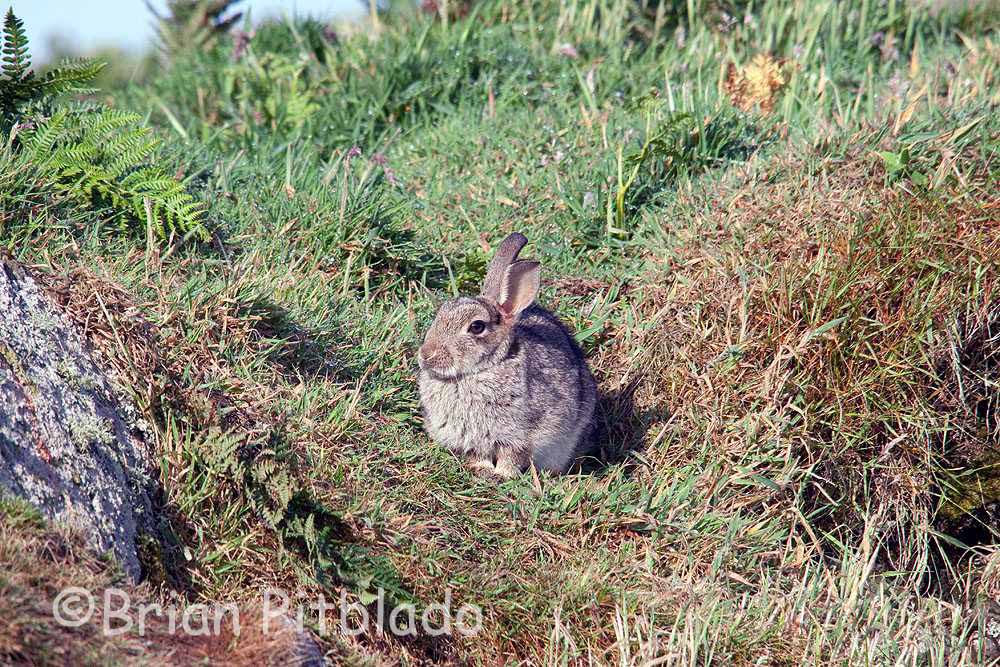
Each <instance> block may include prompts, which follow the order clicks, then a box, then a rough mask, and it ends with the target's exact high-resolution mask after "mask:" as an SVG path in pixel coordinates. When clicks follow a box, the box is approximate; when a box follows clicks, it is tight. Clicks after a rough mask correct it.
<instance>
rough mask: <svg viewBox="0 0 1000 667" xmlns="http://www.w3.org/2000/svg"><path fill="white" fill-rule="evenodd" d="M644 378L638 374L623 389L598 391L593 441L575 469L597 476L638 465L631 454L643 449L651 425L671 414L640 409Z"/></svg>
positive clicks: (661, 410) (628, 469)
mask: <svg viewBox="0 0 1000 667" xmlns="http://www.w3.org/2000/svg"><path fill="white" fill-rule="evenodd" d="M642 380H643V378H642V377H636V378H634V379H632V380H631V381H630V382H628V384H626V385H625V386H624V387H621V388H619V389H615V390H600V391H599V392H598V395H597V408H596V410H595V415H594V435H593V439H592V444H591V447H590V449H589V450H588V451H586V452H584V453H583V454H582V455H581V456H580V457H579V458H578V459H577V463H576V465H575V466H574V468H573V470H574V472H578V473H581V474H584V475H596V474H600V473H601V472H603V471H604V470H606V469H607V468H609V467H611V466H622V467H624V468H625V469H626V472H630V471H631V470H632V469H633V468H634V467H635V466H636V465H638V462H637V461H635V459H633V458H632V457H631V456H630V454H632V452H639V451H641V450H642V448H643V443H644V441H645V439H646V433H647V432H648V431H649V426H650V424H652V423H654V422H657V421H662V420H663V419H665V418H666V416H667V415H666V411H665V410H663V409H653V410H638V409H636V406H635V392H636V389H638V388H639V385H640V384H641V383H642Z"/></svg>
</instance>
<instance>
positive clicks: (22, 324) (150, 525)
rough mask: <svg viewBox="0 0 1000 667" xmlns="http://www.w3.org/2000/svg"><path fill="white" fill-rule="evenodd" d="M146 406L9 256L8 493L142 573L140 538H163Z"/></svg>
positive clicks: (2, 267)
mask: <svg viewBox="0 0 1000 667" xmlns="http://www.w3.org/2000/svg"><path fill="white" fill-rule="evenodd" d="M137 414H138V413H137V411H136V409H135V406H134V405H133V404H131V402H130V401H128V400H127V399H125V398H124V397H122V396H121V395H120V394H119V393H118V392H116V391H115V389H114V388H113V384H112V383H111V382H110V381H109V379H108V377H107V376H106V374H105V373H104V372H102V370H101V369H100V368H99V367H98V365H97V364H96V363H95V362H94V359H93V357H92V356H91V354H90V352H89V351H88V350H87V348H86V345H85V344H84V341H83V339H82V337H81V336H80V334H79V332H77V331H76V329H75V328H74V327H73V326H72V325H71V324H70V323H69V322H68V321H67V319H66V318H65V317H64V316H63V314H62V313H61V312H60V311H59V310H58V309H57V307H56V306H55V305H54V304H53V303H52V302H51V301H49V300H48V299H47V298H46V295H45V294H44V293H43V292H42V290H41V289H39V287H38V285H37V284H36V283H35V281H34V280H33V279H32V278H31V277H30V276H29V275H28V274H27V273H26V272H25V271H24V270H23V269H22V268H21V267H20V266H19V265H18V264H17V263H16V262H13V261H12V260H9V259H4V258H3V257H2V256H0V493H6V494H13V495H15V496H18V497H20V498H23V499H25V500H27V501H28V502H30V503H31V504H32V505H34V506H35V507H37V508H38V509H39V510H40V511H41V512H42V513H43V514H44V515H46V516H47V517H49V518H52V519H55V520H58V521H66V522H69V523H71V524H74V525H76V526H78V527H79V528H81V529H82V530H83V531H84V533H85V534H86V535H87V536H88V539H89V541H90V544H91V546H93V547H94V548H96V549H99V550H101V551H108V550H110V551H112V552H114V555H115V556H116V557H117V559H118V561H119V562H120V563H121V566H122V568H123V569H124V570H125V572H126V574H127V575H128V576H129V577H130V578H132V579H133V580H138V579H139V578H140V577H141V575H142V566H141V565H140V562H139V556H138V548H139V544H137V542H140V543H141V542H142V540H143V539H144V538H152V539H154V540H156V541H157V542H161V543H162V542H163V539H162V536H163V528H162V527H161V520H160V519H159V518H158V517H157V515H156V514H155V513H154V511H153V508H154V499H155V498H157V497H159V494H160V493H161V491H160V488H159V485H158V483H157V482H156V481H155V478H154V477H153V476H152V469H151V467H150V463H149V461H150V457H149V453H148V451H147V449H146V439H145V437H144V436H143V423H142V421H141V420H140V419H139V418H138V416H137Z"/></svg>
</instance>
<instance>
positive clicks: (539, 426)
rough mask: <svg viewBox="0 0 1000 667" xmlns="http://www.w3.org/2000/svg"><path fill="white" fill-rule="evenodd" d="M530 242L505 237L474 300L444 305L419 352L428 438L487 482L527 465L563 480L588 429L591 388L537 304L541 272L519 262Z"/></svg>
mask: <svg viewBox="0 0 1000 667" xmlns="http://www.w3.org/2000/svg"><path fill="white" fill-rule="evenodd" d="M527 242H528V239H527V238H525V237H524V236H523V235H522V234H518V233H514V234H511V235H510V236H508V237H507V238H506V239H504V241H503V242H502V243H501V244H500V247H499V249H498V250H497V252H496V255H495V256H494V257H493V260H492V261H491V262H490V265H489V267H488V268H487V272H486V277H485V279H484V281H483V287H482V291H481V292H480V294H479V296H475V297H459V298H457V299H454V300H452V301H448V302H446V303H444V304H443V305H442V306H441V308H440V309H439V310H438V312H437V315H436V316H435V318H434V321H433V323H432V324H431V326H430V329H429V330H428V331H427V335H426V337H425V339H424V343H423V345H421V346H420V349H419V352H418V354H417V362H418V364H419V367H420V375H419V389H420V403H421V406H422V408H423V414H424V426H425V428H426V430H427V433H428V435H430V437H431V438H432V439H433V440H434V441H436V442H437V443H439V444H441V445H443V446H444V447H446V448H448V449H449V450H451V451H452V452H453V453H455V454H456V455H458V456H460V457H463V458H464V459H465V461H466V463H467V465H469V467H471V469H472V471H473V472H474V473H476V474H477V475H479V476H481V477H486V478H489V479H498V480H503V479H510V478H512V477H515V476H517V475H519V474H521V473H523V472H524V471H526V470H527V469H528V468H529V467H530V466H531V465H532V464H534V466H535V468H537V469H538V470H548V471H550V472H552V473H556V474H561V473H565V472H567V470H568V469H569V467H570V465H571V464H572V463H573V461H574V460H575V459H576V458H577V456H578V455H580V454H583V453H585V452H586V450H587V449H588V448H589V447H590V446H591V444H592V442H591V441H592V439H593V434H594V431H595V429H594V411H595V406H596V405H597V386H596V383H595V382H594V378H593V376H592V375H591V373H590V369H589V368H588V367H587V362H586V361H585V359H584V356H583V352H582V351H581V350H580V347H579V346H578V345H577V344H576V341H575V340H573V337H572V336H571V335H570V333H569V330H568V329H567V328H566V326H565V325H564V324H563V323H562V322H560V321H559V319H558V318H557V317H556V316H555V315H553V314H552V313H550V312H549V311H547V310H545V309H544V308H542V307H541V306H539V305H537V304H535V298H536V297H537V295H538V289H539V284H540V282H539V274H540V272H541V268H540V265H539V263H538V262H535V261H525V260H518V259H517V256H518V253H520V251H521V249H522V248H523V247H524V246H525V244H526V243H527Z"/></svg>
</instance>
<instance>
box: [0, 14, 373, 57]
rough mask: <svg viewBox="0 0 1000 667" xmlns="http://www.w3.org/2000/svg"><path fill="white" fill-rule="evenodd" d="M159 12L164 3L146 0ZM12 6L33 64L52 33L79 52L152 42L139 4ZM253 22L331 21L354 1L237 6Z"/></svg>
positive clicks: (149, 22) (149, 19)
mask: <svg viewBox="0 0 1000 667" xmlns="http://www.w3.org/2000/svg"><path fill="white" fill-rule="evenodd" d="M152 4H153V6H154V7H157V8H158V9H161V8H162V7H163V5H164V4H165V3H164V0H152ZM10 5H13V7H14V13H15V14H17V15H18V17H19V18H21V19H22V20H23V21H24V23H25V28H26V29H27V31H28V40H29V43H30V44H31V53H32V55H33V56H34V58H35V60H37V61H41V60H44V59H45V58H46V57H47V53H46V43H47V41H48V40H47V38H48V37H49V36H50V35H53V34H58V35H60V36H61V37H64V38H67V39H69V40H71V43H73V44H75V45H77V46H78V48H79V49H80V50H81V51H86V50H88V49H92V48H94V47H97V46H102V45H115V46H120V47H123V48H127V49H131V50H144V49H146V48H147V47H149V46H150V41H151V39H152V37H153V23H152V21H153V17H152V15H151V14H150V12H149V10H148V9H147V8H146V4H145V3H144V2H143V0H75V1H74V0H13V2H11V0H0V11H2V12H3V13H6V10H7V7H8V6H10ZM239 7H241V8H242V9H243V10H244V11H246V10H247V9H249V10H250V13H251V15H252V16H253V17H254V19H260V18H264V17H267V16H274V15H279V16H280V15H282V14H284V13H288V14H290V15H298V14H304V15H310V16H317V17H331V18H332V17H335V16H338V15H344V14H345V13H346V14H350V13H356V12H358V11H360V9H359V8H360V7H361V3H360V2H359V0H287V1H286V2H282V1H281V0H247V1H245V2H242V3H240V5H239Z"/></svg>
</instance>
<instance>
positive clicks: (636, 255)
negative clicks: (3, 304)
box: [0, 0, 1000, 665]
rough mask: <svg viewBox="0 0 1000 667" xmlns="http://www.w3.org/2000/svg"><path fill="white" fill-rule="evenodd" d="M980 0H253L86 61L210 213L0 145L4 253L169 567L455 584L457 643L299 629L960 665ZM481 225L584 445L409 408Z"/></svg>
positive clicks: (460, 642) (986, 434)
mask: <svg viewBox="0 0 1000 667" xmlns="http://www.w3.org/2000/svg"><path fill="white" fill-rule="evenodd" d="M990 12H991V8H990V6H989V5H988V3H982V4H977V3H972V4H969V5H965V4H962V3H957V4H948V3H945V4H944V5H943V6H940V7H937V6H935V7H931V6H924V5H921V4H914V3H903V2H894V1H892V0H890V1H888V2H885V3H876V2H858V3H834V2H823V1H821V0H808V1H806V2H799V3H782V2H773V1H766V2H761V3H742V2H739V3H737V2H721V3H703V2H696V1H692V2H687V3H661V4H657V3H648V4H642V3H629V2H624V1H622V0H591V1H589V2H585V1H568V2H563V3H549V2H543V3H519V2H510V1H503V2H500V1H498V2H482V3H473V4H472V5H471V11H470V13H469V15H468V16H466V17H464V18H463V17H452V18H451V19H450V20H449V21H448V22H447V25H445V23H444V22H442V21H440V20H435V19H433V18H432V17H429V16H426V15H423V14H418V13H411V12H409V11H408V10H406V9H404V8H397V9H396V10H394V11H393V12H391V13H389V14H387V15H385V16H382V17H380V19H379V24H380V28H379V29H378V30H377V31H373V30H369V26H367V25H365V26H361V27H358V28H357V29H355V30H348V29H345V30H342V31H341V32H340V34H339V36H338V39H336V40H331V39H330V38H329V36H328V35H325V34H324V31H323V30H322V27H323V26H321V25H318V24H316V23H314V22H309V21H299V22H296V23H294V24H290V25H286V24H270V25H266V26H262V27H261V28H260V29H259V30H258V32H257V35H256V36H255V37H254V38H253V40H252V41H251V42H250V46H249V48H248V50H247V52H246V53H245V54H244V55H243V56H242V57H240V58H238V59H234V58H233V53H232V44H231V42H230V41H229V40H228V39H224V40H222V41H221V42H220V43H219V44H218V45H217V46H215V47H214V48H213V49H212V50H209V51H204V52H202V51H194V50H192V51H191V52H189V53H185V54H182V55H178V56H177V57H176V58H175V59H174V60H173V62H172V63H171V64H170V66H169V67H166V68H164V69H163V70H162V71H159V72H155V73H151V74H150V75H149V76H148V77H147V78H144V79H142V80H139V81H135V82H132V83H127V84H122V85H120V86H118V87H116V88H114V89H112V90H108V91H103V92H102V93H101V96H102V98H106V101H108V102H109V103H110V104H113V105H114V107H115V108H120V109H122V110H127V111H129V112H134V113H137V114H140V115H141V116H142V117H143V118H145V119H146V122H147V123H148V124H149V125H150V126H151V127H152V128H153V129H154V131H155V133H156V136H157V137H158V138H160V139H161V140H162V141H161V143H160V145H159V147H158V148H157V149H156V150H157V157H158V164H159V165H161V166H162V167H163V168H164V169H165V170H166V171H168V172H169V173H173V174H175V175H176V176H177V178H178V179H180V181H181V182H182V183H183V184H184V185H185V187H186V189H187V191H188V192H189V193H191V194H192V195H193V196H194V197H195V198H196V200H197V201H198V202H200V203H202V204H203V205H204V206H205V215H204V221H205V225H206V226H207V228H208V229H209V230H210V231H211V234H212V241H211V242H205V243H201V242H199V240H198V239H194V238H189V239H184V238H179V235H175V236H174V237H172V238H167V239H163V238H159V237H157V235H156V234H153V233H145V232H143V225H142V224H139V225H134V226H132V227H128V228H125V229H124V230H121V229H118V230H117V231H116V228H115V227H109V226H107V225H106V224H104V223H105V217H106V216H105V214H104V213H103V212H102V211H100V210H94V209H92V208H87V207H81V206H80V205H79V204H78V203H77V204H74V203H73V202H65V201H60V200H58V199H54V198H51V197H48V196H47V192H46V189H45V188H44V187H39V185H38V181H37V180H36V179H35V178H34V177H33V176H32V173H31V168H32V166H31V165H30V164H24V163H23V161H21V162H19V161H17V160H16V159H14V158H9V157H8V153H0V184H5V187H4V190H3V193H2V194H0V204H2V206H3V209H2V216H3V217H2V218H0V233H2V236H0V243H2V244H3V246H5V247H6V248H8V249H9V250H11V251H12V252H13V253H15V255H16V256H18V257H19V258H21V259H22V260H24V261H26V262H29V263H31V264H33V265H35V266H36V267H37V270H38V271H39V272H40V273H41V275H42V276H48V277H47V278H43V280H48V281H50V282H51V283H53V284H56V285H61V286H62V293H63V294H64V299H63V301H64V306H65V307H66V309H67V311H68V312H69V313H70V315H71V317H73V318H74V319H75V320H76V321H77V322H79V323H80V324H81V325H84V324H86V326H87V327H88V334H89V335H90V337H91V339H92V340H93V341H94V343H95V345H96V346H97V347H99V348H101V349H102V350H103V352H104V354H105V356H106V357H107V358H108V359H109V361H108V363H109V364H110V365H111V366H112V367H113V368H115V369H116V371H117V372H118V374H119V379H120V380H121V382H122V383H123V384H124V385H126V388H127V389H129V391H131V392H132V393H133V394H134V395H135V397H136V400H137V403H138V404H139V406H140V408H141V409H142V410H143V411H144V413H145V414H146V415H147V416H148V418H149V420H150V422H151V423H152V424H154V425H155V443H154V445H155V452H156V456H157V460H158V463H159V467H160V470H161V477H162V480H163V483H164V486H165V489H166V495H167V502H168V506H169V509H170V513H171V517H172V520H173V522H174V523H175V532H176V533H177V534H178V536H180V538H181V540H182V541H183V542H184V546H185V547H186V548H187V551H188V553H189V554H190V560H189V561H187V562H185V563H183V564H180V565H179V564H169V563H168V567H167V570H170V569H171V568H175V569H176V571H173V572H168V574H166V575H164V577H163V578H162V579H163V580H162V581H156V582H153V583H154V584H155V586H157V587H159V589H160V590H161V591H162V592H165V591H166V590H168V589H170V588H178V589H180V590H181V591H182V593H183V594H184V595H187V596H188V597H190V598H191V599H195V600H206V601H207V600H229V599H234V598H235V599H252V598H253V596H254V594H255V592H256V591H259V590H261V589H262V588H264V587H266V586H270V585H282V586H285V587H287V588H295V587H301V588H303V589H305V590H307V591H317V590H327V591H329V592H331V593H333V594H332V595H330V597H333V596H334V595H335V594H336V592H337V591H339V590H341V589H346V590H347V591H349V592H350V593H351V595H355V596H360V597H361V599H364V600H367V599H368V598H367V594H368V593H370V591H371V590H373V588H374V587H376V586H379V585H381V586H385V587H387V588H389V589H390V590H391V591H393V595H394V596H396V597H397V598H398V599H407V600H413V601H415V602H417V603H418V604H429V603H432V602H436V601H439V600H443V599H444V595H445V592H446V591H448V590H450V591H451V592H452V598H453V600H456V601H457V602H458V604H461V603H463V602H474V603H476V604H479V605H481V606H482V607H483V609H484V611H485V614H486V619H485V623H484V630H483V633H482V634H481V635H480V636H478V637H477V638H475V639H454V640H451V639H441V640H434V641H430V640H428V641H408V640H394V639H391V638H388V639H387V638H381V637H360V638H355V639H347V638H344V637H338V636H335V635H330V636H326V637H323V638H322V639H323V641H324V642H325V645H326V647H327V648H328V649H330V650H331V651H333V652H334V653H335V654H336V655H339V656H342V657H344V656H347V657H349V658H350V659H355V660H363V659H370V660H372V661H373V662H379V661H393V660H399V661H402V662H404V663H408V664H416V663H419V662H420V661H451V662H455V663H466V662H471V663H486V664H490V663H492V662H493V661H495V659H496V656H497V655H501V654H503V655H511V656H512V658H513V659H515V660H518V661H522V662H524V663H526V664H538V663H542V662H544V663H546V664H569V663H573V664H576V663H581V664H582V663H587V662H594V663H601V664H612V663H616V664H649V663H650V662H652V664H710V663H713V664H746V665H749V664H790V665H800V664H801V665H813V664H831V665H832V664H836V665H855V664H900V665H918V664H919V665H959V664H977V663H978V662H984V661H985V660H986V656H985V655H984V654H983V651H984V649H983V647H982V642H981V638H982V636H983V635H982V633H983V631H984V628H985V627H986V624H987V623H988V621H989V620H990V618H992V617H990V616H989V613H988V607H987V606H986V605H985V604H984V601H985V600H986V599H987V598H989V597H991V596H993V595H995V591H996V586H997V581H998V580H997V579H996V572H995V571H996V565H997V562H998V560H997V559H998V556H997V552H996V549H995V546H994V543H995V541H996V540H995V538H996V527H995V523H991V522H992V521H993V518H994V517H995V516H996V510H995V509H994V508H995V504H996V503H997V502H998V501H1000V494H998V493H996V492H995V488H996V484H995V479H996V476H995V475H996V473H995V472H994V469H995V456H994V457H992V458H991V456H990V455H989V452H990V450H991V448H992V447H995V444H996V442H997V437H998V431H997V424H998V421H997V412H996V405H997V390H996V388H997V382H998V375H997V368H998V367H997V359H998V358H1000V348H998V346H997V344H996V333H995V332H996V327H997V326H1000V315H998V305H997V301H996V296H995V294H996V293H997V292H996V290H997V289H998V288H1000V285H998V282H997V281H998V276H1000V272H998V270H1000V239H998V236H997V235H998V232H1000V227H998V224H997V220H998V216H1000V208H998V199H997V195H996V183H997V170H998V167H997V152H998V149H1000V123H998V121H997V117H998V115H997V110H998V103H1000V98H998V93H997V90H998V87H997V81H998V75H1000V62H998V60H1000V59H998V56H1000V50H998V49H1000V46H998V41H997V35H996V26H997V16H996V13H995V11H994V13H992V14H991V13H990ZM564 45H571V46H572V47H573V50H574V51H575V53H576V55H575V57H573V56H570V55H566V53H569V52H570V51H569V50H568V49H566V48H564ZM760 53H766V54H770V55H772V56H773V57H774V58H775V59H779V60H780V59H784V60H785V64H784V65H783V68H784V69H783V70H782V71H783V72H784V77H785V80H784V85H783V86H781V88H780V90H778V91H777V93H776V94H775V96H774V99H773V102H774V106H773V110H772V111H770V112H767V111H764V110H762V109H759V108H758V109H750V110H749V111H741V110H739V109H737V108H735V107H734V106H733V104H732V103H731V102H730V98H729V94H728V92H727V78H728V66H729V65H730V64H733V65H734V66H735V67H738V68H739V67H744V66H746V65H747V64H748V63H750V62H751V61H752V60H753V58H754V56H756V55H758V54H760ZM355 147H356V148H355ZM644 147H645V149H644ZM633 170H634V171H633ZM633 173H634V176H633ZM6 184H9V187H7V186H6ZM513 230H520V231H523V232H524V233H525V234H526V235H527V236H528V237H529V239H531V241H532V245H531V246H530V250H531V253H532V254H533V255H535V256H536V257H538V258H540V259H541V260H542V262H543V266H544V272H545V273H544V278H545V280H544V282H543V289H542V297H541V300H542V302H543V303H544V304H545V305H547V306H549V307H551V308H553V309H554V310H555V311H556V312H558V313H559V314H560V315H561V316H562V317H563V318H564V319H565V320H566V321H567V322H568V323H569V324H570V325H571V326H572V327H573V329H574V331H576V332H577V337H578V339H579V340H580V342H581V344H582V345H583V347H584V349H585V351H586V352H587V354H588V358H589V360H590V363H591V366H592V368H593V369H594V371H595V375H596V376H597V378H598V380H599V382H600V385H601V388H602V392H603V394H604V399H603V400H602V407H603V409H604V412H605V421H606V424H605V428H604V430H605V432H606V433H605V435H606V437H605V438H604V442H603V443H602V446H603V450H604V452H605V454H606V459H607V461H606V462H605V465H602V466H598V468H597V470H596V471H593V472H587V473H584V474H578V475H569V476H565V477H561V478H555V477H550V476H541V477H540V478H538V479H535V478H534V477H532V476H531V475H528V476H525V477H524V478H522V479H518V480H513V481H510V482H506V483H504V484H502V485H499V486H496V485H491V484H487V483H484V482H482V481H480V480H477V479H475V478H473V477H472V476H470V474H469V473H468V472H467V471H466V470H465V469H463V467H462V465H461V463H460V462H459V461H457V460H455V459H454V458H453V457H451V455H449V454H448V453H446V452H444V451H442V450H441V449H440V448H438V447H436V446H435V445H434V444H433V443H432V442H431V441H430V440H429V439H428V438H427V436H426V435H425V434H423V432H422V431H421V422H420V417H419V410H418V405H417V394H416V388H415V363H414V350H415V349H416V346H417V345H418V344H419V342H420V340H421V337H422V334H423V331H424V329H425V327H426V326H427V325H428V324H429V322H430V320H431V318H432V317H433V314H434V309H435V307H436V305H437V304H438V303H439V302H440V301H441V300H442V299H445V298H448V297H450V296H451V295H453V294H455V293H461V292H469V291H472V290H475V289H476V285H477V282H478V281H479V280H480V279H481V277H482V273H483V271H484V269H485V265H486V262H487V260H488V258H489V256H490V251H491V249H492V248H495V246H496V244H497V243H498V241H499V240H500V239H501V238H502V237H503V236H504V235H505V234H506V233H507V232H509V231H513ZM92 294H98V295H102V296H101V299H102V300H100V303H98V302H96V301H95V299H94V298H92V297H91V295H92ZM990 489H994V490H993V491H991V490H990ZM956 506H960V510H961V511H958V512H956V511H954V507H956ZM949 508H951V509H949ZM963 512H964V513H963ZM967 542H968V543H967ZM973 542H974V543H973Z"/></svg>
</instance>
